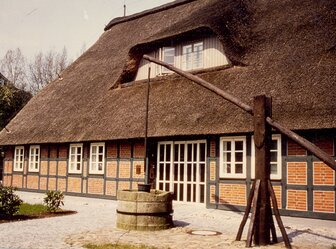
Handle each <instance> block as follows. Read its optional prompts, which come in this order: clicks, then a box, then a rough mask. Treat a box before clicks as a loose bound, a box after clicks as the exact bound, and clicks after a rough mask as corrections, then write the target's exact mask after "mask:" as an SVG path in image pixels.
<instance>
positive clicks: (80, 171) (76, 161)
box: [68, 144, 83, 174]
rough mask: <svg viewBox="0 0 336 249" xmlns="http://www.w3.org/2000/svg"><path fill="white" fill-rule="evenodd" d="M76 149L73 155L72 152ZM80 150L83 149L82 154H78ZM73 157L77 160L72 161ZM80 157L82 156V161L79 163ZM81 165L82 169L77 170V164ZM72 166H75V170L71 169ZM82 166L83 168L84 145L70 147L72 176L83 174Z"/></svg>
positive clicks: (69, 168) (70, 171)
mask: <svg viewBox="0 0 336 249" xmlns="http://www.w3.org/2000/svg"><path fill="white" fill-rule="evenodd" d="M72 148H75V153H74V154H72V152H71V150H72ZM78 148H81V153H80V154H78V150H77V149H78ZM72 156H74V158H75V160H74V161H72V160H71V159H72ZM78 156H80V161H78V160H77V159H78ZM78 163H80V169H79V170H77V164H78ZM71 164H74V166H75V167H74V169H71ZM82 166H83V144H70V146H69V166H68V172H69V173H71V174H81V173H82Z"/></svg>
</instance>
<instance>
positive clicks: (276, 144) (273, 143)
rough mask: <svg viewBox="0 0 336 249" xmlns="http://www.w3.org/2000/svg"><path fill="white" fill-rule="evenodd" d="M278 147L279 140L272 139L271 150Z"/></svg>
mask: <svg viewBox="0 0 336 249" xmlns="http://www.w3.org/2000/svg"><path fill="white" fill-rule="evenodd" d="M277 149H278V141H277V140H272V143H271V150H277Z"/></svg>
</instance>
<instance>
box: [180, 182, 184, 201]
mask: <svg viewBox="0 0 336 249" xmlns="http://www.w3.org/2000/svg"><path fill="white" fill-rule="evenodd" d="M183 186H184V185H183V184H182V183H181V184H180V201H184V189H183Z"/></svg>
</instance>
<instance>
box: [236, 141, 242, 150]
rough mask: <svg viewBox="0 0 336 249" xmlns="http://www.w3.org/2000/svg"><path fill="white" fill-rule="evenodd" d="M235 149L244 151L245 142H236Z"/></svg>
mask: <svg viewBox="0 0 336 249" xmlns="http://www.w3.org/2000/svg"><path fill="white" fill-rule="evenodd" d="M235 147H236V148H235V149H236V150H243V141H236V142H235Z"/></svg>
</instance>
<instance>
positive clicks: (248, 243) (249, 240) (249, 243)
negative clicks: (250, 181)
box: [246, 179, 260, 247]
mask: <svg viewBox="0 0 336 249" xmlns="http://www.w3.org/2000/svg"><path fill="white" fill-rule="evenodd" d="M255 184H256V186H255V189H254V194H253V195H254V197H253V211H252V216H251V222H250V226H249V229H248V232H247V240H246V247H251V246H252V238H253V234H254V228H255V220H256V214H257V209H258V197H259V187H260V179H258V180H256V183H255Z"/></svg>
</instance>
